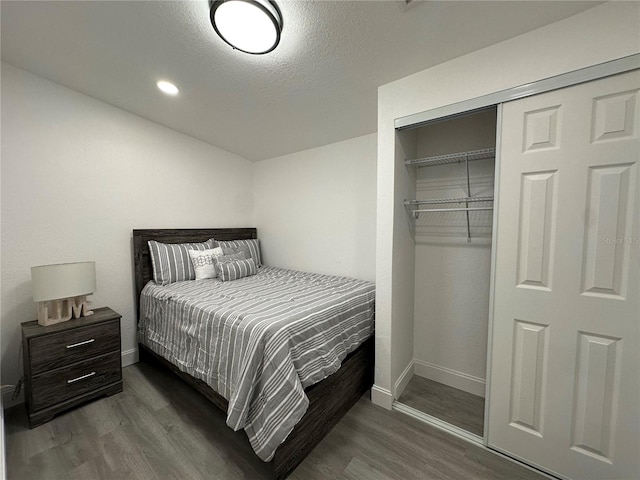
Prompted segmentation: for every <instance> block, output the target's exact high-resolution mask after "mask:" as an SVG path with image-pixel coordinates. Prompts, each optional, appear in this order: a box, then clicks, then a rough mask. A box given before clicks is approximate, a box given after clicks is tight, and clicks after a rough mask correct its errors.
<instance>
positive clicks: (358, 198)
mask: <svg viewBox="0 0 640 480" xmlns="http://www.w3.org/2000/svg"><path fill="white" fill-rule="evenodd" d="M255 198H256V204H255V224H256V227H257V228H258V234H259V237H260V241H261V242H262V243H261V244H262V250H263V253H264V261H265V263H266V264H267V265H275V266H279V267H284V268H292V269H295V270H302V271H312V272H318V273H325V274H331V275H344V276H349V277H353V278H359V279H362V280H371V281H373V280H374V279H375V225H376V223H375V222H376V134H372V135H365V136H362V137H357V138H353V139H350V140H346V141H343V142H339V143H334V144H330V145H325V146H322V147H318V148H313V149H311V150H305V151H302V152H298V153H294V154H290V155H285V156H282V157H276V158H271V159H268V160H263V161H260V162H258V163H256V164H255Z"/></svg>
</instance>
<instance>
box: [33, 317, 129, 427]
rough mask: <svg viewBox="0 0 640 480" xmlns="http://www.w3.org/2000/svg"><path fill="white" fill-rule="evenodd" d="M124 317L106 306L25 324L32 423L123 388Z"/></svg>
mask: <svg viewBox="0 0 640 480" xmlns="http://www.w3.org/2000/svg"><path fill="white" fill-rule="evenodd" d="M120 318H121V315H120V314H119V313H116V312H114V311H113V310H111V309H110V308H108V307H104V308H96V309H95V310H94V313H93V315H90V316H88V317H82V318H77V319H73V320H69V321H67V322H63V323H57V324H55V325H50V326H48V327H43V326H41V325H38V322H37V321H36V320H34V321H31V322H25V323H23V324H22V349H23V358H24V376H25V382H24V385H25V403H26V406H27V413H28V415H29V425H30V426H31V428H33V427H37V426H38V425H41V424H43V423H46V422H48V421H49V420H51V419H52V418H53V416H54V415H56V414H57V413H59V412H62V411H64V410H68V409H69V408H72V407H75V406H76V405H79V404H81V403H83V402H86V401H87V400H91V399H93V398H96V397H99V396H101V395H113V394H114V393H118V392H121V391H122V357H121V353H120Z"/></svg>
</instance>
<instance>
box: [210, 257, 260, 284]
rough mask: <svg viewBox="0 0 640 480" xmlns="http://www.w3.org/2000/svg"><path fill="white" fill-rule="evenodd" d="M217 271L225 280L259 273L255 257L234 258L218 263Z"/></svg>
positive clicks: (221, 278) (219, 276)
mask: <svg viewBox="0 0 640 480" xmlns="http://www.w3.org/2000/svg"><path fill="white" fill-rule="evenodd" d="M216 272H217V273H218V278H220V280H222V281H223V282H229V281H231V280H238V279H239V278H244V277H249V276H251V275H255V274H256V273H258V267H256V262H254V261H253V258H248V259H246V260H232V261H230V262H224V263H216Z"/></svg>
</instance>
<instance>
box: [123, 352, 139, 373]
mask: <svg viewBox="0 0 640 480" xmlns="http://www.w3.org/2000/svg"><path fill="white" fill-rule="evenodd" d="M138 361H139V355H138V349H137V348H132V349H130V350H125V351H124V352H122V367H123V368H124V367H128V366H129V365H133V364H134V363H138Z"/></svg>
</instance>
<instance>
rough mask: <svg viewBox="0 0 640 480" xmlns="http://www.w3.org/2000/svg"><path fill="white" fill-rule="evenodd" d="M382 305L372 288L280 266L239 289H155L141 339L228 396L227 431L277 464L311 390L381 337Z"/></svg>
mask: <svg viewBox="0 0 640 480" xmlns="http://www.w3.org/2000/svg"><path fill="white" fill-rule="evenodd" d="M374 304H375V286H374V284H372V283H370V282H365V281H360V280H354V279H351V278H345V277H334V276H327V275H320V274H313V273H304V272H297V271H293V270H285V269H281V268H275V267H261V268H260V270H259V271H258V273H257V275H254V276H251V277H245V278H242V279H239V280H234V281H231V282H221V281H220V280H218V279H208V280H194V281H186V282H177V283H173V284H170V285H165V286H159V285H156V284H155V283H154V282H149V283H148V284H147V285H146V286H145V287H144V289H143V291H142V293H141V298H140V320H139V322H138V338H139V341H140V342H141V343H142V344H144V345H146V346H147V347H148V348H150V349H151V350H152V351H154V352H155V353H157V354H158V355H160V356H162V357H164V358H165V359H167V360H168V361H170V362H171V363H173V364H174V365H176V366H177V367H178V368H179V369H180V370H182V371H184V372H186V373H188V374H190V375H191V376H193V377H195V378H198V379H200V380H202V381H204V382H206V383H207V384H208V385H209V386H210V387H211V388H212V389H213V390H215V391H216V392H218V393H219V394H220V395H222V396H223V397H224V398H225V399H226V400H227V401H228V402H229V408H228V411H227V425H228V426H229V427H231V428H233V429H234V430H239V429H244V430H245V431H246V433H247V436H248V437H249V441H250V442H251V445H252V447H253V449H254V450H255V452H256V454H257V455H258V457H260V458H261V459H262V460H264V461H270V460H271V459H272V458H273V455H274V453H275V451H276V448H277V447H278V445H280V444H281V443H282V442H283V441H284V440H285V439H286V438H287V436H288V435H289V433H290V432H291V430H293V428H294V426H295V425H296V423H298V421H299V420H300V419H301V418H302V416H303V415H304V413H305V412H306V410H307V407H308V405H309V401H308V399H307V396H306V394H305V392H304V389H305V388H306V387H308V386H310V385H313V384H314V383H317V382H319V381H321V380H322V379H324V378H326V377H327V376H329V375H331V374H332V373H334V372H336V371H337V370H338V369H339V368H340V365H341V362H342V360H344V358H345V357H346V356H347V355H348V354H349V353H350V352H352V351H353V350H355V349H356V348H357V347H358V346H359V345H360V344H362V343H363V342H364V341H365V340H366V339H367V338H369V337H370V336H371V335H372V333H373V328H374Z"/></svg>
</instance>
